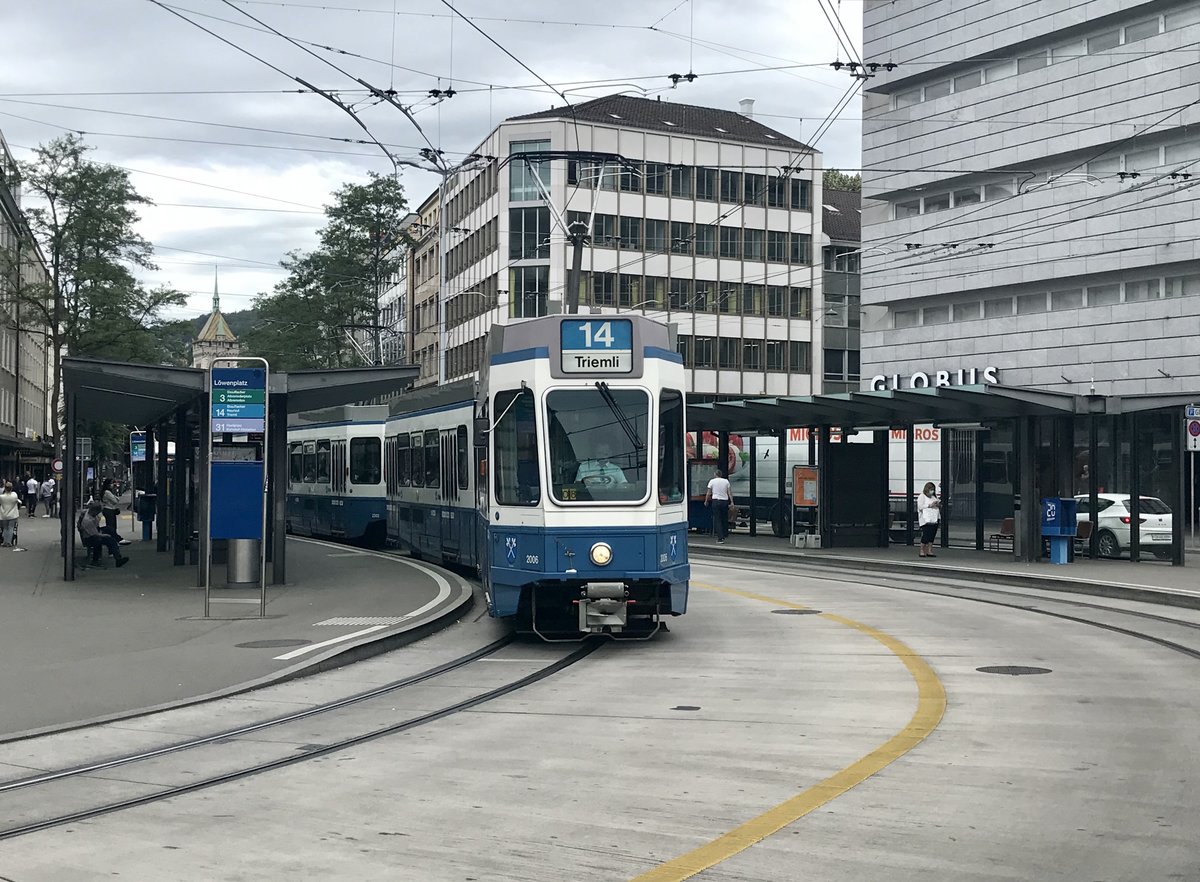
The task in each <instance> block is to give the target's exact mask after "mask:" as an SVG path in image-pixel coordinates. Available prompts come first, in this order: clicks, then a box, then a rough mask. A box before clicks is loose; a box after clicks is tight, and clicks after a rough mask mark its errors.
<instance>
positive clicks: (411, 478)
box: [384, 426, 471, 493]
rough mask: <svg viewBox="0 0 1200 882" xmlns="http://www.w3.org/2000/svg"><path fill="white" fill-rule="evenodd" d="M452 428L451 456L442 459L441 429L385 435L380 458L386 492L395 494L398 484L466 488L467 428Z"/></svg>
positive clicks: (467, 475) (467, 463)
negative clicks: (382, 457)
mask: <svg viewBox="0 0 1200 882" xmlns="http://www.w3.org/2000/svg"><path fill="white" fill-rule="evenodd" d="M454 431H455V438H453V439H451V440H453V441H456V444H455V446H454V447H453V453H454V458H453V460H452V461H446V462H443V457H442V455H441V447H440V444H441V432H440V431H439V430H437V429H427V430H425V431H424V432H412V433H411V434H403V435H394V436H392V437H389V438H388V439H387V442H386V445H385V446H386V450H385V457H384V480H385V481H386V483H387V491H388V492H389V493H395V492H396V491H398V490H399V489H400V488H401V487H424V488H427V489H434V490H436V489H439V488H441V487H443V486H445V487H446V488H447V489H450V487H451V486H455V487H457V488H458V489H459V490H466V489H467V479H468V477H469V474H470V472H469V468H470V464H469V463H470V460H469V457H470V450H471V448H470V445H468V444H467V427H466V426H459V427H458V428H457V429H455V430H454ZM443 466H444V468H443Z"/></svg>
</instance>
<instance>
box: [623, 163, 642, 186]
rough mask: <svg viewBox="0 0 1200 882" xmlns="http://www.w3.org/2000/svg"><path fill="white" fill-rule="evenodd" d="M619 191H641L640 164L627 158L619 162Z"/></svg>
mask: <svg viewBox="0 0 1200 882" xmlns="http://www.w3.org/2000/svg"><path fill="white" fill-rule="evenodd" d="M621 191H622V192H624V193H641V192H642V164H641V163H640V162H637V161H634V160H629V161H626V162H623V163H621Z"/></svg>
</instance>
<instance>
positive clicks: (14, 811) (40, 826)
mask: <svg viewBox="0 0 1200 882" xmlns="http://www.w3.org/2000/svg"><path fill="white" fill-rule="evenodd" d="M515 642H516V640H515V637H514V636H512V635H509V636H506V637H504V638H501V639H500V640H496V641H494V642H492V643H490V644H488V645H487V646H484V647H481V648H480V649H477V650H475V651H473V652H470V653H467V654H465V655H463V656H460V657H459V658H456V659H453V660H451V661H449V662H445V663H443V664H441V665H437V666H435V667H432V668H429V669H427V670H425V671H422V672H419V673H417V674H413V675H410V676H408V677H405V678H402V679H400V680H396V681H394V682H392V683H388V684H385V685H384V686H380V687H377V688H375V689H371V690H366V691H364V692H361V693H356V694H354V695H351V696H346V697H343V698H340V699H336V700H334V701H330V702H326V703H324V704H321V705H316V706H314V707H311V708H306V709H304V710H303V711H298V712H295V713H292V714H286V715H282V716H278V717H273V718H271V719H268V720H262V721H258V722H255V723H251V724H247V725H243V726H238V727H233V728H230V729H226V730H222V731H220V732H215V733H209V734H206V735H204V736H200V737H196V738H192V739H187V740H184V741H179V742H175V743H172V744H170V745H166V746H163V747H159V748H154V749H152V750H147V751H140V752H136V753H130V754H126V755H121V756H113V757H109V758H106V759H103V760H97V761H95V762H89V763H84V764H80V765H76V766H72V767H70V768H64V769H58V770H54V771H49V772H42V773H40V774H37V775H32V776H27V777H25V778H20V779H13V780H9V781H5V782H3V783H0V794H3V795H4V799H5V801H6V807H7V811H6V813H5V814H6V816H7V818H8V821H7V822H6V826H4V827H0V841H2V840H6V839H12V838H15V837H18V836H24V835H27V834H30V833H36V832H39V831H42V830H48V829H51V828H54V827H59V826H62V825H64V824H71V823H76V822H80V821H85V820H89V819H92V818H96V817H100V816H102V815H106V814H110V813H113V812H119V811H123V810H126V809H131V808H135V807H138V806H143V805H148V804H150V803H154V802H159V801H162V800H166V799H171V798H174V797H177V796H183V795H186V794H189V793H194V792H196V791H198V790H203V789H207V788H209V787H214V786H217V785H220V784H228V783H231V782H234V781H239V780H242V779H245V778H249V777H251V776H254V775H259V774H262V773H264V772H270V771H275V770H278V769H283V768H287V767H288V766H292V765H296V764H298V763H302V762H308V761H311V760H315V759H318V758H320V757H324V756H328V755H330V754H332V753H336V752H338V751H343V750H346V749H348V748H351V747H354V746H357V745H360V744H364V743H366V742H368V741H373V740H375V739H378V738H383V737H386V736H389V735H398V734H402V733H404V732H407V731H409V730H412V729H415V728H417V727H419V726H423V725H426V724H428V723H432V722H435V721H437V720H441V719H445V718H446V717H450V716H453V715H455V714H458V713H462V712H464V711H468V710H470V709H472V708H475V707H478V706H479V705H482V704H485V703H487V702H490V701H494V700H496V699H498V698H502V697H504V696H506V695H509V694H511V693H513V692H516V691H518V690H520V689H523V688H525V687H527V686H530V685H533V684H534V683H538V682H540V681H542V680H545V679H547V678H549V677H552V676H554V675H555V674H557V673H559V672H561V671H563V670H565V669H567V668H569V667H571V666H572V665H574V664H576V663H578V662H580V661H582V660H583V659H584V658H586V657H587V656H589V655H591V654H592V653H593V652H595V651H596V650H597V649H599V648H600V646H601V645H602V644H603V641H599V640H590V641H588V642H586V643H584V644H583V645H582V646H578V647H577V648H575V649H573V650H572V651H570V652H564V651H561V650H558V651H555V650H553V649H546V648H542V647H539V648H538V651H539V652H540V653H541V654H542V655H545V656H549V657H551V658H552V660H551V661H550V662H549V663H548V664H541V661H542V659H541V658H537V659H508V660H507V661H511V662H514V663H515V664H514V665H497V666H492V667H491V668H490V671H489V673H490V672H492V671H497V670H502V671H503V672H504V674H505V676H503V677H501V678H500V680H501V682H499V683H498V684H497V685H495V686H493V687H492V688H489V689H485V690H483V691H472V694H469V695H467V696H466V697H465V698H462V699H460V700H458V701H455V702H452V703H450V704H444V705H441V706H438V707H435V708H434V709H432V710H424V711H422V712H419V713H410V714H409V715H407V716H405V718H404V719H402V720H399V721H397V722H392V723H388V724H387V725H384V726H378V725H365V724H363V723H359V724H358V726H357V727H355V726H353V725H351V726H350V728H351V730H352V731H350V732H348V733H347V732H340V733H339V732H338V731H337V729H338V725H344V723H345V721H344V720H343V719H341V718H339V717H338V715H336V714H334V716H333V717H332V718H330V717H327V716H326V719H332V720H333V721H334V722H332V723H331V724H330V725H329V726H328V727H327V730H326V731H325V732H315V733H314V730H313V729H312V728H311V727H310V726H309V725H308V724H309V723H311V722H312V721H313V720H314V719H319V718H321V717H323V716H325V715H329V714H331V713H333V712H335V711H345V710H347V709H349V708H351V707H354V706H359V710H362V709H363V708H362V706H363V705H369V704H370V703H371V702H372V701H377V700H378V699H380V698H385V697H393V696H394V695H395V694H396V693H397V692H399V691H400V690H404V689H408V688H410V687H413V686H417V685H420V684H430V683H436V681H438V680H439V679H440V678H446V677H447V676H448V675H450V674H453V673H455V672H460V671H463V670H466V669H469V668H471V667H472V666H478V665H479V664H480V663H481V662H483V661H485V660H488V659H490V658H491V657H493V656H495V655H496V654H497V653H498V652H500V650H502V649H504V648H505V647H508V646H510V645H512V644H514V643H515ZM526 648H528V647H526ZM521 663H523V664H526V665H528V664H531V663H533V664H534V668H533V670H531V671H528V672H527V673H524V674H523V675H515V674H514V675H511V676H509V675H508V672H509V671H511V670H512V669H513V667H515V666H516V664H521ZM477 676H479V677H480V678H482V679H486V675H485V674H484V673H483V672H482V671H480V673H479V674H477ZM436 685H446V684H441V683H437V684H436ZM450 688H462V687H461V686H459V687H455V686H453V684H451V685H450ZM391 710H395V708H392V709H391ZM387 712H388V711H385V710H381V709H378V708H377V709H376V710H375V713H377V714H378V713H384V714H386V713H387ZM370 715H371V714H370V713H368V714H367V716H370ZM297 724H301V725H300V726H297ZM289 726H290V727H293V729H296V728H299V729H300V730H301V731H298V732H294V734H293V737H292V738H291V739H289V738H288V737H286V735H287V732H286V731H280V732H279V733H277V734H278V736H279V737H277V738H275V739H274V740H273V741H272V740H260V739H248V738H247V736H250V735H258V734H260V733H263V732H266V731H268V730H286V729H287V727H289ZM314 735H315V736H316V737H320V736H321V735H329V736H330V737H329V738H326V739H325V740H323V741H320V742H317V743H313V739H314ZM297 742H302V743H300V744H299V746H297ZM235 745H237V746H242V747H243V748H244V750H243V752H246V753H251V754H253V753H258V752H263V751H264V750H265V751H266V752H268V753H270V752H271V749H272V748H274V750H275V753H279V752H281V751H286V753H285V755H282V756H278V755H274V756H270V757H269V758H267V759H261V760H255V761H250V762H247V761H246V760H242V761H240V762H239V761H238V758H237V757H230V755H229V753H230V751H229V748H230V747H231V746H235ZM197 751H199V752H200V753H201V754H203V756H202V757H200V758H199V759H196V756H197V755H196V753H195V752H197ZM185 752H191V753H190V754H189V756H191V757H192V758H193V759H196V761H194V762H190V763H188V764H187V767H186V768H184V767H182V766H179V765H178V764H176V765H174V766H173V765H172V761H173V758H174V757H175V755H177V754H184V753H185ZM205 762H207V763H212V764H214V765H222V764H224V767H223V768H221V769H220V770H219V771H217V772H210V773H204V774H203V775H202V777H200V778H199V779H196V776H195V773H194V771H193V769H195V768H196V767H197V766H199V765H201V764H202V763H205ZM229 766H233V767H232V768H229ZM122 768H124V769H127V770H128V771H127V772H126V773H125V774H123V775H122V776H120V777H117V776H112V775H110V774H109V773H110V772H112V771H113V770H116V769H122ZM172 777H174V778H175V779H179V778H183V777H186V778H188V780H186V781H180V780H170V779H171V778H172ZM160 780H165V783H159V781H160ZM149 782H154V783H149ZM122 788H124V789H132V790H134V791H140V792H134V793H132V794H131V795H126V796H122V797H121V798H117V799H110V798H107V797H103V798H101V799H99V800H97V799H96V798H95V797H93V796H92V794H91V793H90V792H89V791H93V790H95V791H99V792H100V793H101V794H107V793H110V792H111V791H112V790H114V789H117V790H119V789H122ZM14 796H15V797H16V798H15V799H14ZM89 800H90V802H89ZM47 805H50V806H65V808H50V810H49V812H47V810H46V808H45V807H46V806H47Z"/></svg>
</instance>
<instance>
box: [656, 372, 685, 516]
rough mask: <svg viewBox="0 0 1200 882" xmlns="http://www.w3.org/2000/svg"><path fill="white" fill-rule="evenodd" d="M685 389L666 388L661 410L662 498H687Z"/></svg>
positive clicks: (665, 499) (659, 438) (676, 500)
mask: <svg viewBox="0 0 1200 882" xmlns="http://www.w3.org/2000/svg"><path fill="white" fill-rule="evenodd" d="M683 437H684V436H683V393H681V392H677V391H676V390H674V389H664V390H663V393H662V401H661V402H660V403H659V410H658V501H659V502H664V503H665V502H680V501H681V500H682V499H683V476H684V471H683V469H684V465H683V459H684V456H683V452H684V445H683Z"/></svg>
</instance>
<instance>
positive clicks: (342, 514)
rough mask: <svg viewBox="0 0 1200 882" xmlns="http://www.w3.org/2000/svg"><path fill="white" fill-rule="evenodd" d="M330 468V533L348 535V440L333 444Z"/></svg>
mask: <svg viewBox="0 0 1200 882" xmlns="http://www.w3.org/2000/svg"><path fill="white" fill-rule="evenodd" d="M329 456H330V460H331V464H330V466H329V471H330V475H329V478H330V481H329V496H330V500H329V532H330V533H331V534H333V535H334V536H344V535H346V511H345V506H346V440H345V439H344V438H339V439H337V440H335V441H334V442H333V449H332V450H331V451H330V454H329Z"/></svg>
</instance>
